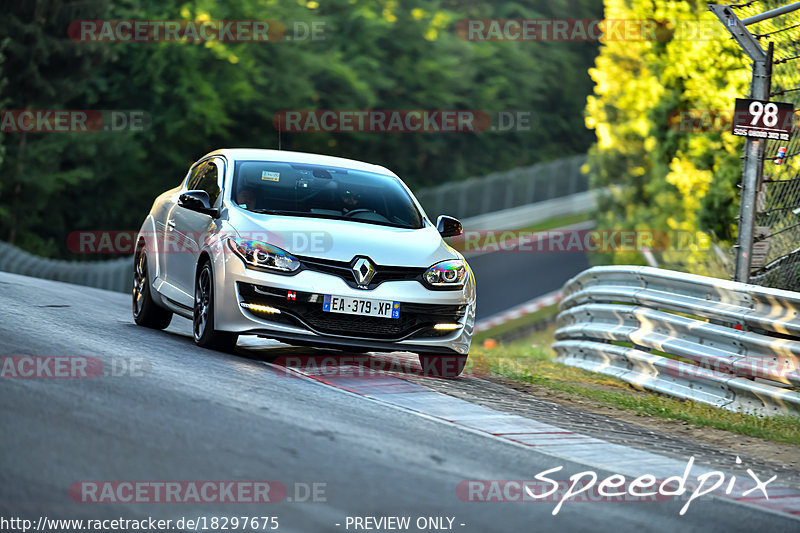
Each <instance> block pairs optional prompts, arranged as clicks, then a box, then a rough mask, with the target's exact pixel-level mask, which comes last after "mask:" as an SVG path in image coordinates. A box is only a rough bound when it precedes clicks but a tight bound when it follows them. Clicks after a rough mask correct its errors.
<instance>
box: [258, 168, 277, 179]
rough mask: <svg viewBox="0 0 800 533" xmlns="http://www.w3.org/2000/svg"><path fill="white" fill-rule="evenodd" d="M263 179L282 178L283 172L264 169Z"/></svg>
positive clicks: (262, 172)
mask: <svg viewBox="0 0 800 533" xmlns="http://www.w3.org/2000/svg"><path fill="white" fill-rule="evenodd" d="M261 179H262V180H266V181H279V180H280V179H281V173H280V172H270V171H269V170H262V171H261Z"/></svg>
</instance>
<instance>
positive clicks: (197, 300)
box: [193, 268, 211, 339]
mask: <svg viewBox="0 0 800 533" xmlns="http://www.w3.org/2000/svg"><path fill="white" fill-rule="evenodd" d="M210 300H211V273H210V272H209V270H208V268H204V269H203V270H201V271H200V275H199V276H198V277H197V286H196V287H195V290H194V320H193V322H194V338H195V339H199V338H200V337H202V336H203V334H204V333H205V331H206V326H207V325H208V309H209V302H210Z"/></svg>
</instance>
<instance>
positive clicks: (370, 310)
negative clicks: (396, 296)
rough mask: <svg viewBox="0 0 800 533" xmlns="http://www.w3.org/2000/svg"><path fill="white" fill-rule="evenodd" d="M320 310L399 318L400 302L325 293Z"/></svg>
mask: <svg viewBox="0 0 800 533" xmlns="http://www.w3.org/2000/svg"><path fill="white" fill-rule="evenodd" d="M322 310H323V311H327V312H328V313H344V314H346V315H361V316H376V317H380V318H400V304H399V303H398V302H390V301H388V300H368V299H365V298H349V297H347V296H332V295H330V294H326V295H325V298H323V300H322Z"/></svg>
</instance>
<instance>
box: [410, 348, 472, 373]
mask: <svg viewBox="0 0 800 533" xmlns="http://www.w3.org/2000/svg"><path fill="white" fill-rule="evenodd" d="M419 364H420V365H421V366H422V375H423V376H427V377H434V378H457V377H458V376H460V375H461V372H463V370H464V367H465V366H467V356H466V355H456V354H452V355H450V354H447V355H422V354H420V356H419Z"/></svg>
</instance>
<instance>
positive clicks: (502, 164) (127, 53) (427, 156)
mask: <svg viewBox="0 0 800 533" xmlns="http://www.w3.org/2000/svg"><path fill="white" fill-rule="evenodd" d="M0 5H2V16H0V108H1V109H4V110H20V109H42V110H49V109H107V110H114V109H118V110H143V111H146V112H147V113H149V115H150V116H151V117H152V125H151V127H150V128H149V129H147V130H146V131H139V132H118V133H104V132H97V133H27V134H24V133H1V134H0V239H3V240H6V241H10V242H13V243H14V244H16V245H18V246H21V247H22V248H24V249H26V250H29V251H31V252H34V253H37V254H39V255H43V256H49V257H71V256H70V254H69V253H68V252H67V249H66V236H67V235H68V234H69V233H70V232H72V231H76V230H86V229H90V230H100V229H102V230H117V229H119V230H123V229H124V230H127V229H136V228H138V226H139V225H140V223H141V221H142V220H143V218H144V216H145V214H146V212H147V209H148V208H149V206H150V204H151V203H152V201H153V199H154V197H155V195H156V194H158V193H159V192H161V191H163V190H166V189H168V188H170V187H173V186H174V185H176V184H177V183H178V182H179V180H180V179H181V178H182V177H183V176H184V174H185V172H186V169H187V168H188V166H189V164H190V163H191V162H192V161H194V160H196V159H197V158H198V157H200V156H202V155H203V154H204V153H206V152H209V151H211V150H214V149H216V148H221V147H262V148H276V147H277V133H276V130H275V128H274V127H273V125H272V118H273V115H274V113H275V112H277V111H279V110H291V109H299V110H305V109H342V110H353V109H387V110H402V109H448V110H451V109H474V110H486V111H489V112H498V111H505V110H523V111H531V112H532V113H533V115H534V116H535V117H536V118H535V121H534V127H533V128H532V130H531V131H522V132H506V133H499V132H484V133H475V134H469V133H439V134H437V133H391V134H387V133H284V134H283V138H282V144H283V148H284V149H287V150H299V151H309V152H318V153H325V154H331V155H338V156H343V157H350V158H355V159H361V160H365V161H369V162H372V163H377V164H382V165H385V166H387V167H389V168H391V169H392V170H394V171H395V172H397V173H398V174H399V175H400V176H402V177H403V178H404V179H405V180H406V182H407V183H408V184H409V185H410V186H411V187H416V188H419V187H422V186H428V185H433V184H437V183H442V182H445V181H452V180H459V179H464V178H467V177H469V176H479V175H483V174H487V173H489V172H493V171H498V170H505V169H509V168H513V167H516V166H520V165H528V164H532V163H535V162H537V161H541V160H547V159H553V158H557V157H563V156H567V155H571V154H575V153H582V152H585V151H586V150H587V148H588V147H589V145H590V144H591V142H592V140H593V135H592V133H591V132H589V131H588V130H586V128H585V125H584V118H583V117H584V107H585V104H586V96H587V95H588V94H589V93H590V92H591V89H592V82H591V79H590V78H589V75H588V73H587V70H588V69H589V68H590V67H591V66H592V65H593V61H594V58H595V56H596V53H597V45H596V43H545V42H468V41H465V40H463V39H461V38H460V37H459V36H458V35H457V34H456V31H455V28H456V24H457V23H458V21H459V20H462V19H465V18H484V19H486V18H569V19H579V18H596V17H601V16H602V10H603V6H602V3H601V2H598V1H597V0H522V1H517V2H469V1H467V2H465V1H462V0H440V1H435V0H434V1H431V0H404V1H402V2H400V1H399V0H380V1H377V0H373V1H366V0H332V1H328V0H324V1H320V2H319V3H317V2H313V1H311V2H305V1H299V2H298V1H296V0H281V1H279V0H235V1H234V0H230V1H221V0H197V1H193V2H191V1H190V2H184V3H174V4H173V3H169V2H163V1H160V0H121V1H115V2H110V1H107V0H81V1H78V0H74V1H66V0H11V1H9V0H2V1H0ZM203 18H210V19H224V20H242V19H259V20H263V19H271V20H280V21H282V22H283V23H284V24H285V25H286V26H287V27H290V28H291V26H292V24H293V23H294V22H295V21H299V22H305V23H311V22H313V21H318V22H320V21H321V22H324V23H325V24H324V26H323V28H324V32H323V35H324V36H325V40H320V41H314V40H305V41H299V40H292V41H288V40H283V41H280V42H276V43H220V42H215V43H175V42H159V43H83V42H75V41H72V40H70V39H69V38H68V36H67V28H68V26H69V24H70V22H72V21H74V20H79V19H164V20H178V19H184V20H201V19H203Z"/></svg>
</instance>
